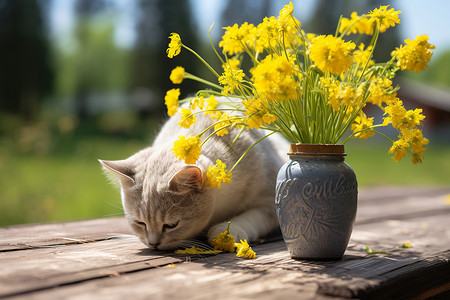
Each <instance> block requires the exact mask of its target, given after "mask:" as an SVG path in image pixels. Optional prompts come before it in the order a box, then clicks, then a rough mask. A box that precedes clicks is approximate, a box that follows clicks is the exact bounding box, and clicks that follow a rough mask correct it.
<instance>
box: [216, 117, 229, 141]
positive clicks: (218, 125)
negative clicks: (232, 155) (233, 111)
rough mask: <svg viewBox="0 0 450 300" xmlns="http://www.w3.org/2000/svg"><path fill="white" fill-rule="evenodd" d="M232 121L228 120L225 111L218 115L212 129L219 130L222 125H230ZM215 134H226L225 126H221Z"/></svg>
mask: <svg viewBox="0 0 450 300" xmlns="http://www.w3.org/2000/svg"><path fill="white" fill-rule="evenodd" d="M231 124H232V122H231V121H230V115H228V114H226V113H222V114H221V115H220V118H219V121H217V123H216V124H215V125H214V131H216V130H219V129H220V128H222V127H225V126H227V125H231ZM216 134H217V135H218V136H224V135H226V134H228V130H227V128H222V129H220V130H219V131H217V132H216Z"/></svg>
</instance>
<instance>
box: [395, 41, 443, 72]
mask: <svg viewBox="0 0 450 300" xmlns="http://www.w3.org/2000/svg"><path fill="white" fill-rule="evenodd" d="M405 43H406V46H403V45H401V46H400V48H396V49H395V50H394V51H392V56H394V57H395V58H396V59H397V65H398V66H399V67H400V68H401V69H402V70H405V69H408V70H409V71H411V72H412V71H415V72H416V73H418V72H421V71H423V70H425V69H426V68H428V62H429V61H430V60H431V56H432V55H433V51H431V49H436V46H434V45H432V44H430V43H428V35H426V34H424V35H421V36H416V39H415V40H412V41H411V40H410V39H407V40H405Z"/></svg>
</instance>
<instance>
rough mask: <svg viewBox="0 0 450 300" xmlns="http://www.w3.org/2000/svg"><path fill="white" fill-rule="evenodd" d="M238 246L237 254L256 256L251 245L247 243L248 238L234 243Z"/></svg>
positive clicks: (240, 255)
mask: <svg viewBox="0 0 450 300" xmlns="http://www.w3.org/2000/svg"><path fill="white" fill-rule="evenodd" d="M234 245H235V246H236V248H237V254H236V256H239V257H244V258H251V259H253V258H256V253H255V251H253V249H252V248H251V247H250V245H249V244H248V243H247V240H241V242H240V243H235V244H234Z"/></svg>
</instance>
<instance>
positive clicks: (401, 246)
mask: <svg viewBox="0 0 450 300" xmlns="http://www.w3.org/2000/svg"><path fill="white" fill-rule="evenodd" d="M411 247H412V245H411V242H410V241H407V242H406V243H403V244H401V245H400V246H399V248H411Z"/></svg>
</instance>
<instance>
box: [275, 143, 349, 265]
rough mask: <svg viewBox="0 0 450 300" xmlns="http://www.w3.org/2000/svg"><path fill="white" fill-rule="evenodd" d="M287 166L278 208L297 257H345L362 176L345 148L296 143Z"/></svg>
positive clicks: (279, 189)
mask: <svg viewBox="0 0 450 300" xmlns="http://www.w3.org/2000/svg"><path fill="white" fill-rule="evenodd" d="M288 155H289V158H290V161H288V162H287V163H286V164H285V165H284V166H282V167H281V169H280V171H279V173H278V177H277V185H276V194H275V204H276V210H277V215H278V220H279V222H280V228H281V232H282V234H283V238H284V241H285V243H286V246H287V248H288V250H289V252H290V254H291V257H292V258H298V259H311V260H333V259H340V258H342V256H343V254H344V252H345V249H346V248H347V244H348V241H349V239H350V235H351V232H352V230H353V223H354V221H355V217H356V206H357V196H358V195H357V194H358V187H357V181H356V176H355V173H354V172H353V170H352V169H351V168H350V166H349V165H348V164H347V163H345V161H344V157H345V155H346V154H345V153H344V146H343V145H316V144H292V145H291V147H290V152H289V153H288Z"/></svg>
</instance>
